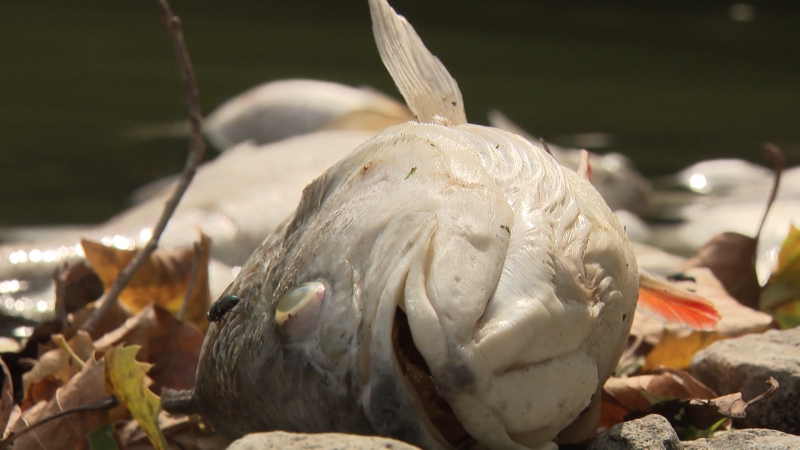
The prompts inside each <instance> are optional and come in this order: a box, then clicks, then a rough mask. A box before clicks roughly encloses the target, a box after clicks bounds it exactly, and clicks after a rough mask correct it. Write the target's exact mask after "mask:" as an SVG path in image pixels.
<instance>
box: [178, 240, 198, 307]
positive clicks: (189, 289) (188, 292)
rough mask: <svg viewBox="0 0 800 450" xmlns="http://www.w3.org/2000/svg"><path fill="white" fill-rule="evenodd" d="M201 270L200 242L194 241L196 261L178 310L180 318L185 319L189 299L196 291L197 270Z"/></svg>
mask: <svg viewBox="0 0 800 450" xmlns="http://www.w3.org/2000/svg"><path fill="white" fill-rule="evenodd" d="M199 271H200V244H198V243H197V242H195V243H194V263H192V273H191V274H190V275H189V285H188V286H186V294H185V295H184V296H183V303H181V309H179V310H178V316H177V317H178V320H180V321H183V316H184V314H186V307H187V306H188V305H189V299H190V298H192V293H193V292H194V284H195V283H196V282H197V272H199Z"/></svg>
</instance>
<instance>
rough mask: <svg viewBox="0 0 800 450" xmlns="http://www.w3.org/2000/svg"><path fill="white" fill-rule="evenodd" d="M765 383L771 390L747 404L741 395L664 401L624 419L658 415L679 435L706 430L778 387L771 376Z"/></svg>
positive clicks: (740, 414)
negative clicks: (685, 431) (686, 430)
mask: <svg viewBox="0 0 800 450" xmlns="http://www.w3.org/2000/svg"><path fill="white" fill-rule="evenodd" d="M767 383H769V384H770V387H769V388H768V389H767V390H766V391H765V392H764V393H762V394H761V395H759V396H758V397H756V398H754V399H752V400H750V401H748V402H745V401H744V400H743V399H742V393H741V392H737V393H734V394H729V395H724V396H722V397H716V398H711V399H703V398H692V399H688V400H680V399H675V400H667V401H662V402H659V403H656V404H654V405H653V406H652V407H651V408H648V409H646V410H644V411H637V412H634V413H631V414H629V415H628V416H626V418H625V419H626V420H633V419H638V418H641V417H644V416H647V415H649V414H659V415H661V416H664V417H666V418H667V420H669V422H670V424H671V425H672V426H673V427H674V428H675V429H676V430H677V431H679V432H680V431H681V430H682V429H686V428H689V429H691V428H694V429H696V430H707V429H709V428H711V427H714V426H715V425H716V424H719V423H721V421H723V420H724V419H739V418H743V417H745V416H746V413H745V409H747V407H748V406H749V405H751V404H753V403H755V402H757V401H759V400H761V399H763V398H764V397H767V396H769V395H771V394H772V393H773V392H775V390H776V389H777V388H778V382H777V381H775V379H774V378H772V377H770V378H769V380H767ZM728 423H730V422H728Z"/></svg>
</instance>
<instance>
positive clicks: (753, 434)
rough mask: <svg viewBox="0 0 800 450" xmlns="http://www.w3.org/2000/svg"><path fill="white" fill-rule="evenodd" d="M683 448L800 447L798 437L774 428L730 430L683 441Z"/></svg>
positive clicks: (775, 449)
mask: <svg viewBox="0 0 800 450" xmlns="http://www.w3.org/2000/svg"><path fill="white" fill-rule="evenodd" d="M683 448H684V450H791V449H800V437H798V436H794V435H791V434H786V433H782V432H780V431H775V430H764V429H757V428H756V429H747V430H732V431H729V432H727V433H724V434H722V435H720V436H717V437H715V438H713V439H698V440H696V441H685V442H683Z"/></svg>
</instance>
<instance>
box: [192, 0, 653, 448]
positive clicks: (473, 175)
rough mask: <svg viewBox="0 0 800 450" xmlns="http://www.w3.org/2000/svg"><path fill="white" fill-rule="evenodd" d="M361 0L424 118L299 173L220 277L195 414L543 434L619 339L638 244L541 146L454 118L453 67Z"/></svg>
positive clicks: (474, 436) (333, 425)
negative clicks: (292, 205)
mask: <svg viewBox="0 0 800 450" xmlns="http://www.w3.org/2000/svg"><path fill="white" fill-rule="evenodd" d="M370 6H371V10H372V13H373V24H374V27H375V29H376V36H379V37H378V38H376V40H377V41H378V43H379V49H380V50H381V54H382V57H383V58H384V62H385V63H386V65H387V67H388V68H389V71H390V72H391V73H392V75H393V77H394V79H395V81H396V82H397V84H398V87H399V89H400V91H401V92H402V93H403V95H404V97H405V99H406V102H407V104H408V105H409V107H410V108H411V110H412V111H413V112H414V113H415V115H416V117H417V121H413V122H407V123H404V124H400V125H396V126H392V127H390V128H387V129H386V130H384V131H383V132H381V133H380V134H378V135H377V136H375V137H374V138H372V139H370V140H369V141H367V142H366V143H364V144H363V145H361V146H360V147H358V148H357V149H355V150H354V151H353V152H352V153H351V154H350V155H348V156H347V157H345V158H344V159H343V160H341V161H340V162H338V163H337V164H335V165H334V166H333V167H331V168H330V169H328V170H327V171H326V172H325V173H324V174H323V175H322V176H320V177H319V178H318V179H316V180H315V181H314V182H312V183H311V184H310V185H309V186H308V187H306V189H305V190H304V192H303V196H302V199H301V201H300V203H299V205H298V208H297V210H296V211H295V213H294V214H293V215H291V216H290V217H289V218H288V219H287V220H286V221H285V222H284V223H283V224H282V225H281V226H280V227H279V228H278V229H277V230H276V232H275V233H273V234H272V235H271V236H269V237H268V238H267V239H266V240H265V241H264V243H263V244H262V245H261V247H260V248H259V249H258V250H257V251H256V252H255V253H254V254H253V255H252V256H251V257H250V259H249V260H248V262H247V263H246V264H245V265H244V266H243V267H242V270H241V272H240V273H239V275H238V276H237V278H236V280H235V281H234V282H233V284H232V285H231V286H230V287H229V288H228V290H227V291H226V292H225V294H224V296H225V297H224V298H230V297H229V296H235V298H236V299H238V301H237V302H235V304H233V303H230V305H231V306H230V308H224V311H225V316H224V320H219V321H216V322H215V323H214V324H212V326H211V327H209V331H208V332H207V334H206V338H205V341H204V344H203V348H202V350H201V355H200V361H199V364H198V369H197V376H196V385H195V389H194V396H195V399H196V404H197V406H198V410H199V411H198V412H200V413H201V414H203V415H204V416H205V417H206V418H208V419H209V420H210V421H211V423H212V424H213V425H214V426H215V427H216V428H217V429H218V430H219V431H220V432H222V433H223V434H224V435H226V436H228V437H238V436H241V435H244V434H247V433H251V432H256V431H267V430H285V431H298V432H331V431H336V432H345V433H356V434H370V435H383V436H388V437H393V438H396V439H400V440H404V441H407V442H410V443H413V444H415V445H418V446H420V447H423V448H454V447H458V448H467V447H470V446H473V445H475V446H478V447H480V446H483V447H489V448H533V449H537V448H553V446H554V445H555V444H552V443H551V441H552V440H553V439H554V438H555V437H556V436H557V435H558V433H559V432H560V431H562V430H563V429H565V428H566V427H567V426H569V425H570V424H572V423H573V422H575V421H576V420H577V419H578V418H579V416H580V415H581V413H582V412H584V411H585V410H586V409H587V408H588V407H589V406H590V405H591V404H597V400H598V397H597V393H598V391H599V389H600V388H601V387H602V384H603V383H604V381H605V379H606V378H607V377H608V376H609V375H610V374H611V372H612V371H613V369H614V367H615V365H616V362H617V360H618V358H619V355H620V354H621V352H622V348H623V345H624V343H625V340H626V337H627V334H628V331H629V328H630V325H631V323H632V319H633V311H634V308H635V305H636V298H637V288H638V268H637V266H636V261H635V258H634V256H633V250H632V247H631V244H630V243H629V242H628V240H627V238H626V236H625V232H624V230H623V229H622V226H621V225H620V223H619V221H618V220H617V218H616V217H615V216H614V214H613V213H612V212H611V210H610V209H609V208H608V206H607V205H606V204H605V202H604V201H603V199H602V197H601V196H600V195H599V194H598V193H597V191H596V190H595V189H594V188H593V187H592V186H591V185H590V184H589V183H588V182H587V181H585V180H583V179H581V178H580V177H578V175H577V174H575V173H574V172H571V171H569V170H565V169H563V168H562V167H561V166H560V165H559V164H558V163H557V162H556V161H555V160H554V159H553V158H552V157H551V156H550V155H549V154H547V152H546V151H545V150H544V149H543V148H542V147H541V145H540V144H533V143H531V142H529V141H527V140H525V139H524V138H521V137H519V136H517V135H515V134H512V133H508V132H505V131H502V130H498V129H494V128H490V127H482V126H478V125H471V124H468V123H466V117H465V114H464V111H463V105H462V104H461V94H460V92H459V91H458V88H457V85H456V84H455V81H454V80H452V78H451V77H450V76H449V74H448V73H447V72H446V70H445V69H444V67H443V66H442V65H441V63H440V62H439V60H438V59H436V58H435V57H433V56H432V55H430V53H429V52H427V49H425V48H424V46H423V45H422V43H421V41H420V40H419V37H418V36H417V35H416V33H414V31H413V28H411V27H410V25H408V23H407V22H406V21H405V20H404V19H403V18H402V17H400V16H397V15H396V14H395V13H394V11H393V10H391V8H389V6H388V4H386V3H385V0H371V2H370ZM387 42H388V43H387ZM382 43H383V46H382ZM398 43H399V47H397V46H395V45H394V44H398ZM403 45H406V47H403ZM387 54H388V55H389V56H388V57H387V56H386V55H387ZM392 54H393V55H395V56H394V57H393V56H391V55H392ZM397 55H400V56H397ZM409 55H410V56H409ZM398 58H399V59H398ZM387 59H388V62H387ZM415 77H416V78H415ZM420 79H422V80H424V83H422V84H420V81H419V80H420ZM415 80H416V81H415ZM593 426H594V424H591V427H592V429H593Z"/></svg>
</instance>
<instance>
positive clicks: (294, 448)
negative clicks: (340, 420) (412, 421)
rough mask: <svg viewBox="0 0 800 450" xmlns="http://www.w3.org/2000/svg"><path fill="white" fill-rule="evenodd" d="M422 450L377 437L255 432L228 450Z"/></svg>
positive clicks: (233, 444) (237, 441)
mask: <svg viewBox="0 0 800 450" xmlns="http://www.w3.org/2000/svg"><path fill="white" fill-rule="evenodd" d="M269 449H283V450H312V449H314V450H324V449H330V450H333V449H335V450H367V449H369V450H377V449H392V450H420V449H419V448H418V447H414V446H413V445H409V444H406V443H404V442H400V441H395V440H394V439H387V438H382V437H375V436H356V435H352V434H341V433H320V434H303V433H285V432H283V431H273V432H269V433H253V434H248V435H247V436H245V437H243V438H241V439H237V440H236V441H234V442H233V443H232V444H231V445H230V447H228V450H269Z"/></svg>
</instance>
